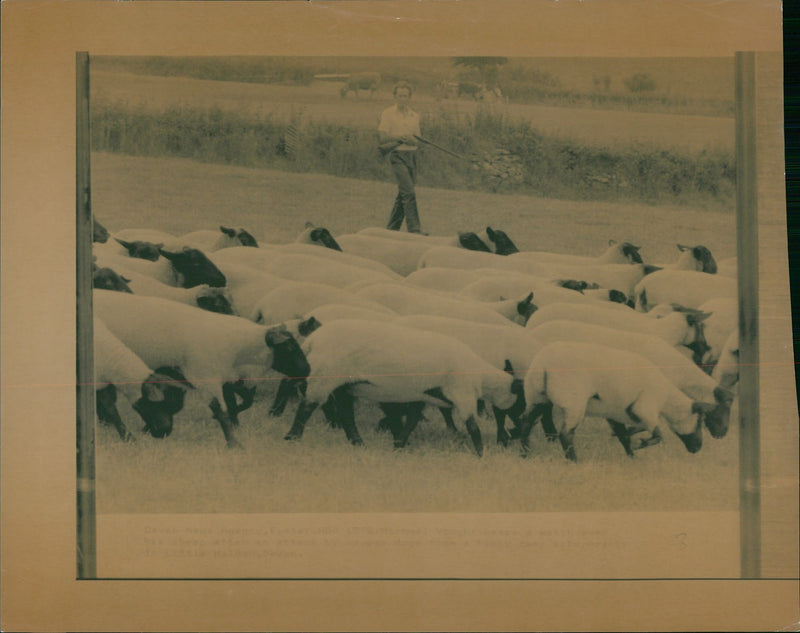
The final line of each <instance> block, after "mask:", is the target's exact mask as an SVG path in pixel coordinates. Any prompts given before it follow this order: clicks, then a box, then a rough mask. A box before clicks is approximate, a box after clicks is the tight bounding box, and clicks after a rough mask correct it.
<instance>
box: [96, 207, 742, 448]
mask: <svg viewBox="0 0 800 633" xmlns="http://www.w3.org/2000/svg"><path fill="white" fill-rule="evenodd" d="M94 240H95V243H94V249H93V250H94V256H95V257H94V259H95V263H94V287H95V290H94V297H93V309H94V315H95V329H94V345H95V376H96V389H97V392H96V393H97V416H98V419H99V420H100V421H102V422H103V423H107V424H112V425H114V427H115V428H116V429H117V431H118V432H119V435H120V437H121V438H122V439H123V440H126V441H127V440H131V439H133V438H134V435H133V434H132V433H131V431H130V430H129V429H128V426H129V424H126V421H124V420H122V419H121V416H120V413H119V411H118V409H117V407H116V397H117V389H119V391H120V392H121V393H122V394H123V395H124V396H125V397H126V398H127V399H128V401H129V402H130V403H131V405H132V407H133V410H134V411H135V412H136V414H138V416H140V417H141V421H143V422H144V432H147V433H149V434H151V435H152V436H154V437H159V438H163V437H166V436H168V435H169V434H170V432H171V431H172V426H173V418H174V416H175V415H176V414H177V413H178V412H179V411H180V410H181V409H182V407H183V405H184V398H185V395H186V392H187V390H189V389H194V390H197V391H198V393H205V394H207V398H208V406H209V409H210V411H211V414H212V415H213V417H214V418H215V419H216V420H217V422H218V423H219V425H220V427H221V429H222V432H223V434H224V436H225V440H226V443H227V445H228V446H231V447H235V446H239V442H238V440H237V437H236V435H237V426H238V424H239V414H241V413H242V412H243V411H245V410H247V409H248V408H249V407H251V406H252V404H253V402H254V399H255V398H256V397H257V393H256V385H257V384H258V382H259V381H264V380H276V376H280V382H279V386H278V389H277V393H276V395H275V400H274V402H273V403H272V404H271V408H270V411H269V413H270V415H271V416H281V415H282V414H283V413H284V411H285V410H286V408H287V407H288V406H290V403H293V402H294V401H296V402H297V404H296V410H295V413H294V419H293V423H292V425H291V427H290V428H289V429H287V433H286V436H285V439H287V440H295V441H297V440H300V439H301V437H302V435H303V432H304V429H305V426H306V423H307V422H308V420H309V419H310V418H311V416H312V414H313V413H314V412H315V411H316V410H317V409H318V408H320V409H321V410H322V412H323V413H324V416H325V418H326V419H327V420H328V422H329V423H330V424H331V425H333V426H337V427H341V428H342V430H343V431H344V433H345V435H346V437H347V439H348V440H349V441H350V442H351V443H353V444H361V443H362V439H361V436H360V434H359V431H358V424H357V420H356V417H357V416H356V408H355V402H356V401H357V400H369V401H372V402H375V403H377V404H379V406H380V409H381V410H382V412H383V418H382V419H381V420H379V421H378V420H358V423H360V424H365V423H366V424H378V425H379V427H380V428H381V429H385V430H387V431H388V432H389V433H390V434H391V436H392V438H393V442H394V446H395V447H396V448H398V449H399V448H402V447H404V446H405V445H406V444H407V442H408V441H409V438H410V436H411V434H412V433H414V431H415V429H416V427H417V425H418V423H419V421H420V420H422V419H426V418H427V419H429V420H431V422H430V423H436V422H435V420H436V418H438V416H439V413H437V412H436V409H438V410H439V412H441V416H442V418H443V420H444V423H445V424H446V425H447V427H448V428H450V429H452V430H453V431H456V429H457V426H456V425H457V424H463V425H464V426H465V427H466V430H467V432H468V433H469V436H470V439H471V440H472V444H473V446H474V449H475V452H476V453H477V454H478V455H479V456H480V455H482V453H483V439H482V437H481V431H480V427H479V425H478V424H477V421H476V420H477V419H478V416H481V415H487V416H488V415H491V416H493V417H494V420H495V422H496V428H497V442H498V443H500V444H503V445H508V444H509V442H511V441H512V440H515V439H518V440H519V443H520V446H521V448H520V450H521V452H522V454H523V455H524V454H528V452H529V451H530V434H531V432H532V429H533V427H534V426H535V425H536V423H537V422H541V424H542V429H543V431H544V433H545V434H546V436H547V438H548V439H550V440H556V439H557V440H559V441H560V443H561V445H562V447H563V450H564V455H565V457H566V458H567V459H570V460H573V461H574V460H576V459H577V456H576V453H575V446H574V434H575V430H576V428H577V427H578V426H579V424H580V423H581V421H582V420H583V419H584V417H585V416H593V417H599V418H605V419H606V420H607V421H608V423H609V425H610V427H611V431H612V432H613V435H614V436H615V437H616V438H617V439H618V440H619V442H620V444H621V445H622V447H623V449H624V450H625V452H626V454H628V455H631V456H632V455H634V451H636V450H638V449H641V448H644V447H647V446H652V445H654V444H657V443H659V442H660V441H662V440H664V439H665V436H664V434H662V431H661V426H662V425H664V424H666V427H668V429H669V430H670V431H671V432H672V433H674V434H675V435H676V436H677V437H678V438H679V439H680V440H681V441H682V442H683V444H684V445H685V447H686V449H687V450H688V451H690V452H692V453H694V452H697V451H699V450H700V449H701V447H702V441H703V434H704V429H705V430H707V431H708V433H709V434H710V435H711V436H712V437H713V438H721V437H724V436H725V434H726V432H727V430H728V426H729V418H730V410H731V404H732V402H733V400H734V397H735V393H734V390H735V387H736V383H737V380H738V369H737V365H738V324H737V286H736V278H735V270H736V262H735V259H732V260H727V261H724V262H719V263H717V262H716V261H715V260H714V258H713V256H712V254H711V253H710V252H709V250H708V249H707V248H705V247H704V246H699V245H698V246H691V247H690V246H683V245H678V249H679V252H678V253H676V260H675V261H673V262H663V263H659V264H651V263H644V262H643V261H642V257H641V255H640V253H639V250H640V249H639V247H637V246H634V245H633V244H631V243H628V242H625V243H619V244H618V243H614V242H611V243H610V244H609V247H608V249H607V250H606V252H605V253H603V254H602V255H600V256H599V257H584V256H573V255H563V254H556V253H549V252H538V251H537V252H520V251H519V250H518V249H517V247H516V246H515V244H514V243H513V240H512V239H511V238H510V237H509V236H508V235H506V234H505V233H504V232H503V231H499V230H493V229H492V228H490V227H487V229H486V231H483V232H481V233H480V234H476V233H460V234H458V235H454V236H452V237H434V236H428V235H419V234H411V233H404V232H397V231H388V230H385V229H379V228H368V229H364V230H362V231H359V232H358V233H355V234H350V235H340V236H336V237H335V238H334V237H333V236H332V235H331V233H330V232H329V231H328V230H327V229H325V228H322V227H314V226H311V225H307V226H306V229H305V230H304V231H303V232H302V233H301V234H300V236H299V237H298V238H297V240H296V242H294V243H291V244H280V245H278V244H264V243H260V244H259V243H258V242H257V241H256V240H255V239H254V238H253V236H252V235H251V234H250V233H248V232H247V231H245V230H243V229H231V228H226V227H220V231H196V232H193V233H189V234H187V235H183V236H173V235H169V234H166V233H163V232H161V231H155V230H150V229H126V230H120V231H117V232H115V233H113V234H109V232H108V231H106V230H105V229H104V228H103V227H102V226H101V225H100V224H99V222H97V221H95V223H94ZM292 406H295V405H294V404H292ZM507 419H508V420H510V425H509V428H506V420H507ZM141 421H138V422H136V426H137V427H141ZM129 422H130V421H129ZM417 433H418V434H421V431H417ZM420 441H424V439H420Z"/></svg>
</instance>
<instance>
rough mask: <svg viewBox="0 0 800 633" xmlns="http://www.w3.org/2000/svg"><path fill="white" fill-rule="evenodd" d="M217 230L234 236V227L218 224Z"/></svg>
mask: <svg viewBox="0 0 800 633" xmlns="http://www.w3.org/2000/svg"><path fill="white" fill-rule="evenodd" d="M219 230H220V231H222V232H223V233H225V235H227V236H228V237H236V229H230V228H228V227H227V226H220V227H219Z"/></svg>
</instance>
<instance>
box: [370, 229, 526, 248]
mask: <svg viewBox="0 0 800 633" xmlns="http://www.w3.org/2000/svg"><path fill="white" fill-rule="evenodd" d="M356 235H365V236H370V237H380V238H383V239H388V240H399V241H403V242H416V243H418V244H427V245H429V246H455V247H457V248H465V249H467V250H471V251H483V252H486V253H497V254H498V255H509V254H511V253H516V252H519V249H518V248H517V247H516V245H515V244H514V242H512V241H511V239H510V238H509V237H508V235H507V234H506V233H505V232H504V231H500V230H496V229H493V228H492V227H490V226H487V227H486V230H484V231H481V232H479V233H473V232H471V231H465V232H459V233H458V235H453V236H438V235H436V236H435V235H424V234H422V233H408V232H405V231H393V230H391V229H384V228H378V227H369V228H366V229H361V230H360V231H358V232H357V233H356Z"/></svg>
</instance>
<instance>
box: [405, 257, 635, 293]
mask: <svg viewBox="0 0 800 633" xmlns="http://www.w3.org/2000/svg"><path fill="white" fill-rule="evenodd" d="M517 255H521V253H518V254H517ZM517 255H509V256H508V257H500V256H498V255H493V254H491V253H479V252H472V251H465V250H463V249H458V248H453V247H450V246H437V247H434V248H431V249H429V250H428V251H427V252H426V253H425V254H423V255H422V257H420V260H419V262H418V264H417V267H418V268H420V269H421V268H430V267H434V266H436V267H445V268H459V269H462V270H476V269H479V268H494V269H497V270H501V271H506V272H517V273H523V274H526V275H534V276H536V277H541V278H544V279H549V280H552V281H557V280H562V279H578V280H585V281H587V282H591V283H596V284H598V286H600V287H602V288H608V289H609V290H611V289H615V290H619V291H620V292H623V293H625V294H626V295H628V296H630V294H631V292H632V291H633V288H634V286H635V285H636V284H637V283H638V282H639V281H641V279H642V278H643V277H644V276H645V275H646V274H647V272H648V271H649V270H650V268H648V267H647V266H645V265H644V264H596V265H573V264H559V263H539V262H534V261H526V260H525V259H524V258H518V257H517Z"/></svg>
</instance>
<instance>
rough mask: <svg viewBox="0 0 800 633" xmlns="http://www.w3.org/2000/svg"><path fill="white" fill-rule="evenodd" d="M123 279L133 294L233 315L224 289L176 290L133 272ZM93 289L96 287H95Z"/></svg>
mask: <svg viewBox="0 0 800 633" xmlns="http://www.w3.org/2000/svg"><path fill="white" fill-rule="evenodd" d="M123 279H124V280H125V281H126V282H127V285H128V287H129V288H130V291H131V292H133V294H137V295H146V296H148V297H162V298H164V299H169V300H171V301H177V302H179V303H186V304H188V305H191V306H196V307H198V308H202V309H203V310H208V311H209V312H219V313H220V314H233V298H232V296H231V293H230V291H229V290H228V289H227V288H224V287H223V288H212V287H211V286H209V285H207V284H201V285H199V286H194V287H192V288H176V287H175V286H168V285H167V284H164V283H161V282H160V281H158V280H156V279H153V278H152V277H150V276H148V275H143V274H141V273H137V272H135V271H128V272H127V273H126V276H125V277H123ZM95 287H98V286H97V285H95Z"/></svg>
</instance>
